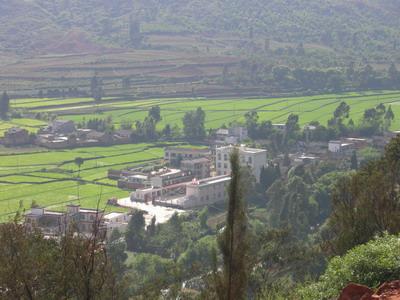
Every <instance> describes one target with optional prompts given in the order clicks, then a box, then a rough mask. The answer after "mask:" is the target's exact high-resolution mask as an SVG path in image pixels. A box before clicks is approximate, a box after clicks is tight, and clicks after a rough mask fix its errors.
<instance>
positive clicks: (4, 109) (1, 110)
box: [0, 92, 10, 119]
mask: <svg viewBox="0 0 400 300" xmlns="http://www.w3.org/2000/svg"><path fill="white" fill-rule="evenodd" d="M9 110H10V97H9V96H8V94H7V92H3V95H2V96H1V99H0V117H1V118H2V119H5V118H6V117H7V113H8V111H9Z"/></svg>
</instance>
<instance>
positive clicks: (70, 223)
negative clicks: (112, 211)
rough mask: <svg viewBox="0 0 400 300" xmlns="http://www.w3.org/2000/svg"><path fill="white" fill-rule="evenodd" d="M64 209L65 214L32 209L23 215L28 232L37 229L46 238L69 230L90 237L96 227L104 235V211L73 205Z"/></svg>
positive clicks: (105, 229) (105, 226)
mask: <svg viewBox="0 0 400 300" xmlns="http://www.w3.org/2000/svg"><path fill="white" fill-rule="evenodd" d="M66 208H67V210H66V212H58V211H51V210H46V209H44V208H32V209H31V210H30V211H29V212H28V213H26V214H25V226H26V227H27V229H28V230H33V229H39V230H41V231H42V232H43V234H44V235H46V236H60V235H63V234H64V233H65V232H66V230H69V229H71V228H72V230H73V231H76V232H77V233H80V234H84V235H90V234H92V233H93V229H94V228H95V227H96V226H97V228H98V229H99V230H100V231H101V234H105V233H106V231H107V225H106V224H105V219H104V216H105V214H104V211H102V210H97V209H89V208H81V207H80V205H74V204H70V205H67V207H66ZM113 226H114V227H115V225H113Z"/></svg>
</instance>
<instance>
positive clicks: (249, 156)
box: [215, 145, 267, 182]
mask: <svg viewBox="0 0 400 300" xmlns="http://www.w3.org/2000/svg"><path fill="white" fill-rule="evenodd" d="M234 148H235V147H234V146H226V147H220V148H217V149H216V159H215V164H216V171H217V175H230V173H231V165H230V161H229V157H230V155H231V153H232V151H233V149H234ZM237 149H238V150H239V158H240V163H241V164H242V165H244V166H248V167H249V168H250V169H251V171H252V173H253V175H254V177H255V178H256V180H257V182H258V181H259V180H260V173H261V168H262V167H263V166H265V165H266V164H267V150H265V149H255V148H248V147H246V146H243V145H242V146H240V147H237Z"/></svg>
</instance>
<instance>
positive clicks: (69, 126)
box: [43, 120, 76, 134]
mask: <svg viewBox="0 0 400 300" xmlns="http://www.w3.org/2000/svg"><path fill="white" fill-rule="evenodd" d="M75 131H76V128H75V123H74V122H73V121H71V120H54V121H53V122H52V123H50V124H49V125H48V126H47V127H46V128H44V130H43V133H52V134H69V133H73V132H75Z"/></svg>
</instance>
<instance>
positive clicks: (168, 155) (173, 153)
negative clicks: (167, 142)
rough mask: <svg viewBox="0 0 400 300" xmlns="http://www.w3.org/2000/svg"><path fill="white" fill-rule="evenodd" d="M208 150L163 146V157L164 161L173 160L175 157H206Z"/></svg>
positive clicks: (208, 153) (183, 158)
mask: <svg viewBox="0 0 400 300" xmlns="http://www.w3.org/2000/svg"><path fill="white" fill-rule="evenodd" d="M210 154H211V153H210V151H208V150H203V149H189V148H165V150H164V159H165V160H166V161H173V160H177V159H182V160H185V159H193V158H200V157H207V156H208V155H210Z"/></svg>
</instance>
